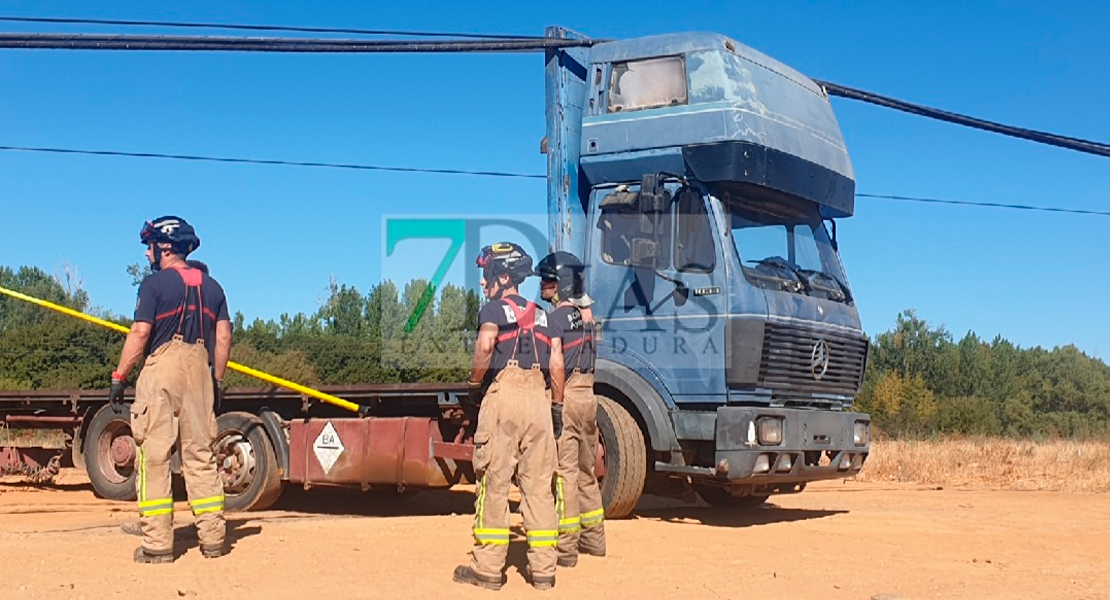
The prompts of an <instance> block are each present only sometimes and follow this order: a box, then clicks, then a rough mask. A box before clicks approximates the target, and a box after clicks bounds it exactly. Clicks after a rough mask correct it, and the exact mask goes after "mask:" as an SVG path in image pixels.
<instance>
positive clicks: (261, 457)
mask: <svg viewBox="0 0 1110 600" xmlns="http://www.w3.org/2000/svg"><path fill="white" fill-rule="evenodd" d="M216 428H217V433H216V441H215V443H214V444H213V447H214V448H215V452H216V466H217V468H218V469H219V471H220V478H221V479H222V480H223V484H224V508H225V509H226V510H227V511H229V512H240V511H248V510H265V509H267V508H269V507H271V506H273V505H274V503H275V502H277V499H278V497H279V496H281V492H282V489H283V487H284V482H283V481H282V480H281V473H280V471H279V468H278V462H277V457H276V456H275V455H274V445H273V443H272V442H271V441H270V438H269V436H267V435H266V428H265V426H263V425H262V420H261V419H259V418H258V417H256V416H254V415H252V414H250V413H245V412H230V413H225V414H222V415H220V416H219V417H217V418H216Z"/></svg>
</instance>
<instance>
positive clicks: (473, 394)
mask: <svg viewBox="0 0 1110 600" xmlns="http://www.w3.org/2000/svg"><path fill="white" fill-rule="evenodd" d="M466 385H467V386H468V387H469V388H470V389H469V395H468V398H469V400H470V401H471V402H472V403H474V404H481V402H482V396H483V395H484V394H483V393H482V382H481V381H470V380H467V382H466Z"/></svg>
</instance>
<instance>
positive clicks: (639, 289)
mask: <svg viewBox="0 0 1110 600" xmlns="http://www.w3.org/2000/svg"><path fill="white" fill-rule="evenodd" d="M669 187H670V188H672V189H673V196H672V197H673V200H672V201H671V203H670V205H669V206H668V208H667V210H666V211H665V212H664V213H663V214H662V215H661V217H660V218H659V220H658V229H657V231H656V232H655V235H654V239H655V240H657V241H658V242H659V255H658V257H657V259H656V260H655V262H654V268H653V267H651V266H637V265H636V264H635V263H634V260H633V254H634V250H633V248H634V245H635V244H634V241H635V239H634V238H635V237H636V236H637V235H640V234H641V233H642V231H643V222H642V219H643V215H642V214H640V213H638V212H636V211H634V210H628V209H625V208H623V207H622V206H621V205H620V204H619V203H609V202H606V201H602V198H599V197H595V198H594V199H593V201H592V202H591V206H592V207H593V210H592V211H591V215H590V222H591V223H592V225H593V227H592V228H591V232H590V236H589V240H590V242H589V244H588V252H589V256H590V268H588V269H587V289H588V291H589V293H590V295H591V296H593V298H594V300H595V305H594V314H595V316H596V317H597V318H598V320H599V321H600V322H601V332H602V342H601V345H600V347H599V355H600V356H602V357H604V358H609V359H612V360H615V361H617V362H620V363H622V364H624V365H626V366H628V367H630V368H633V369H634V370H638V371H643V370H644V369H647V370H649V371H651V372H652V373H653V374H654V375H655V376H657V377H659V378H660V379H661V380H662V382H663V384H664V386H665V387H666V388H667V391H668V392H670V394H671V395H672V396H674V397H675V400H676V401H680V400H683V399H685V400H687V401H690V402H698V401H703V402H704V401H716V400H719V398H711V397H710V396H721V397H723V396H724V395H725V394H726V386H725V382H724V370H723V364H724V360H725V345H724V329H725V318H724V313H725V312H726V311H727V298H728V290H727V285H728V284H727V282H728V278H727V276H726V269H725V267H724V261H723V259H722V256H721V245H720V243H719V241H718V240H717V236H716V231H717V228H716V227H715V226H714V221H713V218H712V215H711V213H710V211H709V210H707V205H706V202H705V197H704V195H703V194H701V193H699V192H698V191H697V190H694V189H692V188H689V187H683V188H678V186H677V185H673V186H669ZM669 191H670V190H669ZM612 193H613V190H612V189H609V190H595V192H594V194H595V196H600V197H605V196H607V195H608V194H612ZM606 204H608V206H606ZM683 397H685V398H683Z"/></svg>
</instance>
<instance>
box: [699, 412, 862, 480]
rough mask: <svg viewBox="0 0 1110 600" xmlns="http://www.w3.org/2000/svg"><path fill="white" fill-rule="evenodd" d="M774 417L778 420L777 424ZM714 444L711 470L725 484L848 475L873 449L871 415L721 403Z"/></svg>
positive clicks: (828, 477) (817, 478) (854, 470)
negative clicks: (724, 404)
mask: <svg viewBox="0 0 1110 600" xmlns="http://www.w3.org/2000/svg"><path fill="white" fill-rule="evenodd" d="M774 421H778V423H777V426H776V424H775V423H774ZM776 430H777V431H778V433H777V434H776ZM715 445H716V452H715V459H716V460H715V465H714V469H713V471H714V475H715V478H716V479H717V480H718V481H720V482H721V483H727V484H728V485H733V484H756V485H759V484H766V485H772V486H775V487H777V486H778V484H789V483H806V482H810V481H818V480H822V479H838V478H843V477H850V476H852V475H855V474H856V473H859V471H860V469H861V468H862V467H863V464H864V462H866V460H867V455H868V453H869V452H870V450H871V417H870V416H869V415H867V414H863V413H847V412H831V411H817V410H798V409H788V408H759V407H731V406H730V407H721V408H718V409H717V419H716V435H715Z"/></svg>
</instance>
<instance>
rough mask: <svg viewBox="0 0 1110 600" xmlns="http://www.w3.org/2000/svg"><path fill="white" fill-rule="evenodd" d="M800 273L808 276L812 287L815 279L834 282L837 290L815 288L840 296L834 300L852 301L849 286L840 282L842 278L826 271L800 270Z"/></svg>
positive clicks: (821, 287)
mask: <svg viewBox="0 0 1110 600" xmlns="http://www.w3.org/2000/svg"><path fill="white" fill-rule="evenodd" d="M798 272H799V273H802V274H804V275H805V276H806V278H807V279H808V281H809V284H810V286H813V280H814V279H825V280H830V281H832V282H833V283H834V284H836V287H835V288H832V287H826V286H824V285H818V286H815V287H817V288H818V289H821V290H822V291H825V292H832V293H834V294H837V295H838V296H839V297H838V298H832V299H833V300H838V301H841V302H851V301H852V294H851V292H849V291H848V286H846V285H844V282H843V281H840V278H838V277H837V276H836V275H833V274H832V273H828V272H826V271H815V270H813V269H798Z"/></svg>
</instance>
